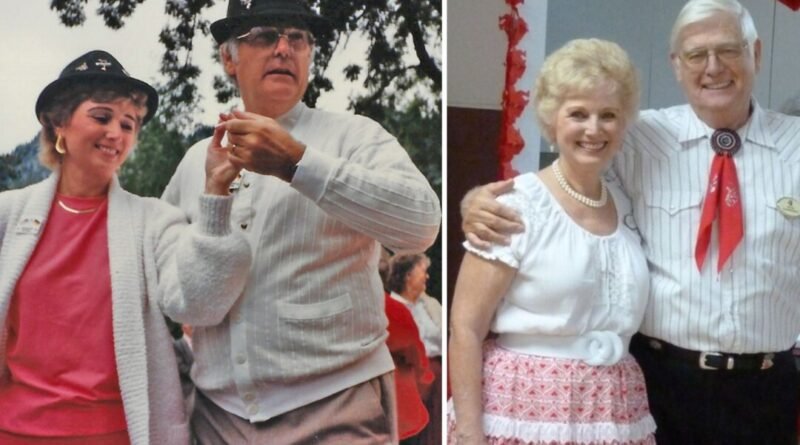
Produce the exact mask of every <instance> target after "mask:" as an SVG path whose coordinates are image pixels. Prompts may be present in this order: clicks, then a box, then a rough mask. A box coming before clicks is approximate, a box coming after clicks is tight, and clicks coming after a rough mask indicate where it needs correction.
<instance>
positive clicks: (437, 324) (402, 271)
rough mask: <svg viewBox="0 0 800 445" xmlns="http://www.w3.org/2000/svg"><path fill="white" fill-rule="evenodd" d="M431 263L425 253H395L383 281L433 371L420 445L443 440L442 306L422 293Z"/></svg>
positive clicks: (419, 440)
mask: <svg viewBox="0 0 800 445" xmlns="http://www.w3.org/2000/svg"><path fill="white" fill-rule="evenodd" d="M430 265H431V260H430V258H428V256H427V255H425V254H421V253H419V254H405V255H404V254H400V255H395V256H393V257H392V258H391V260H390V262H389V277H388V279H387V283H386V284H387V288H388V290H389V291H390V293H389V297H390V298H392V299H393V300H394V301H396V302H399V303H401V304H403V305H404V306H405V307H406V308H407V309H408V310H409V312H411V315H412V316H413V318H414V322H415V324H416V325H417V328H418V329H419V335H420V337H421V338H422V343H423V344H424V345H425V354H426V355H427V358H428V362H429V364H430V369H431V372H432V373H433V382H432V386H431V387H430V389H429V391H428V392H427V393H426V394H424V395H423V399H424V400H425V406H426V407H427V409H428V413H429V414H430V419H431V420H430V422H429V423H428V426H427V427H426V428H425V430H424V431H423V432H422V433H421V434H420V435H419V436H417V438H416V439H417V440H418V442H417V443H421V444H429V443H438V442H439V441H441V440H442V439H441V438H442V427H441V425H442V415H441V412H442V305H441V304H440V303H439V301H438V300H436V299H435V298H433V297H431V296H430V295H428V294H426V293H425V289H426V286H427V282H428V278H429V276H428V268H429V267H430Z"/></svg>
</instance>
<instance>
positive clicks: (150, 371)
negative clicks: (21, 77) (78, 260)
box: [0, 173, 251, 445]
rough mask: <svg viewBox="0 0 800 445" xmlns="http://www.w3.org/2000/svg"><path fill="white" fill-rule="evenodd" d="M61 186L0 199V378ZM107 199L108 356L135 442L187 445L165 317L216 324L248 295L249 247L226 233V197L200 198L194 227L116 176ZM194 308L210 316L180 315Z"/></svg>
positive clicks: (49, 183)
mask: <svg viewBox="0 0 800 445" xmlns="http://www.w3.org/2000/svg"><path fill="white" fill-rule="evenodd" d="M57 183H58V174H57V173H55V174H53V175H51V176H50V177H49V178H48V179H46V180H44V181H42V182H40V183H38V184H34V185H32V186H29V187H26V188H24V189H20V190H13V191H9V192H4V193H0V379H5V378H8V368H7V367H6V365H5V351H6V345H5V342H6V336H7V335H6V333H7V331H6V325H5V321H6V317H7V311H8V306H9V303H10V301H11V297H12V295H13V293H14V289H15V287H16V283H17V281H18V279H19V277H20V275H21V274H22V272H23V270H24V268H25V265H26V264H27V263H28V260H29V259H30V257H31V254H32V253H33V250H34V248H35V247H36V244H37V243H38V240H39V238H40V236H41V234H42V233H43V231H44V226H45V224H46V223H47V217H48V214H49V211H50V207H51V204H52V201H53V197H54V195H55V190H56V184H57ZM108 200H109V203H108V249H109V263H110V264H109V267H110V272H111V297H112V317H113V331H114V332H113V333H114V351H115V354H116V362H117V372H118V374H119V384H120V389H121V391H122V401H123V405H124V409H125V418H126V420H127V424H128V432H129V435H130V439H131V443H132V444H133V445H148V444H152V445H171V444H187V443H189V429H188V416H187V412H186V407H185V405H184V401H183V397H182V394H181V387H180V383H179V380H178V373H177V369H178V368H177V363H176V360H175V354H174V351H173V346H172V338H171V337H170V335H169V332H168V330H167V327H166V325H165V323H164V318H163V315H162V309H164V310H167V312H172V313H179V314H185V317H184V318H190V319H197V320H199V321H202V320H204V319H206V318H208V317H216V316H218V314H215V308H218V307H220V304H219V303H220V302H223V304H222V306H225V307H227V306H229V305H230V300H231V299H235V298H237V297H238V295H239V294H240V293H241V291H242V289H243V287H244V284H245V281H246V279H247V273H248V271H249V269H250V261H251V254H250V248H249V246H248V244H247V242H246V241H245V240H244V239H243V238H242V237H241V235H239V234H237V233H233V232H232V231H231V230H230V223H229V214H230V207H231V201H232V200H231V199H230V198H223V197H211V196H203V197H201V198H200V207H201V209H202V211H201V213H202V215H203V216H202V217H201V218H200V219H199V220H197V221H196V222H195V223H194V224H192V225H191V226H190V225H187V223H186V218H185V216H184V215H183V213H182V212H181V211H180V210H178V209H176V208H174V207H172V206H170V205H168V204H166V203H164V202H162V201H159V200H157V199H153V198H142V197H140V196H136V195H133V194H131V193H128V192H126V191H125V190H123V189H122V188H121V187H120V186H119V183H118V181H117V180H116V178H115V179H114V180H113V181H112V184H111V188H110V190H109V195H108ZM198 301H205V302H207V304H206V305H205V307H206V308H207V309H208V313H197V314H193V313H191V312H187V311H186V310H185V308H186V307H187V306H194V307H197V306H198ZM187 302H188V305H187ZM201 307H202V306H201ZM64 341H69V339H64Z"/></svg>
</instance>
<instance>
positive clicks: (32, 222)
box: [16, 218, 42, 235]
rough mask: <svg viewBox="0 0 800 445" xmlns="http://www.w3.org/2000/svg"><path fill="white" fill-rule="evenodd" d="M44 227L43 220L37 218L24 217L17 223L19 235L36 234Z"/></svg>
mask: <svg viewBox="0 0 800 445" xmlns="http://www.w3.org/2000/svg"><path fill="white" fill-rule="evenodd" d="M41 229H42V222H41V221H39V220H38V219H36V218H23V219H22V220H21V221H20V222H18V223H17V229H16V233H17V235H34V234H37V233H39V230H41Z"/></svg>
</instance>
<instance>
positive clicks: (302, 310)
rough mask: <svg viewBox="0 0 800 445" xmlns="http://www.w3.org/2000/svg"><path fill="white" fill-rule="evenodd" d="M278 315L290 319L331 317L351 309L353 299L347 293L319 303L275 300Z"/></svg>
mask: <svg viewBox="0 0 800 445" xmlns="http://www.w3.org/2000/svg"><path fill="white" fill-rule="evenodd" d="M277 307H278V316H279V317H280V318H284V319H290V320H314V319H317V318H324V317H332V316H334V315H338V314H341V313H342V312H346V311H349V310H351V309H353V301H352V299H351V298H350V295H349V294H344V295H340V296H338V297H335V298H332V299H330V300H326V301H321V302H319V303H310V304H296V303H286V302H282V301H279V302H277Z"/></svg>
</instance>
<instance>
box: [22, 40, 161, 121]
mask: <svg viewBox="0 0 800 445" xmlns="http://www.w3.org/2000/svg"><path fill="white" fill-rule="evenodd" d="M98 81H114V82H119V83H127V84H129V85H130V86H132V87H134V88H135V89H139V90H142V91H143V92H144V93H145V94H147V114H146V115H145V116H144V119H143V120H142V124H146V123H147V121H149V120H150V118H152V117H153V115H154V114H156V109H158V93H156V90H155V89H154V88H153V87H151V86H150V85H148V84H147V83H145V82H142V81H141V80H139V79H134V78H133V77H131V76H130V74H128V72H127V71H125V68H123V67H122V64H121V63H119V61H117V59H115V58H114V56H112V55H111V54H109V53H107V52H105V51H101V50H94V51H89V52H88V53H86V54H84V55H82V56H80V57H78V58H77V59H75V60H73V61H72V62H70V63H69V65H67V67H66V68H64V69H63V70H62V71H61V74H60V75H59V76H58V79H56V80H54V81H53V82H50V84H49V85H47V86H46V87H44V89H43V90H42V92H41V93H39V98H38V99H37V100H36V118H37V119H38V118H39V115H40V114H41V113H42V111H44V110H47V109H49V108H50V107H51V106H52V105H53V103H52V102H53V99H54V98H55V96H56V95H57V94H58V93H59V92H61V91H63V90H64V89H66V88H70V87H71V86H73V85H76V84H79V83H86V82H98Z"/></svg>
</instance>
